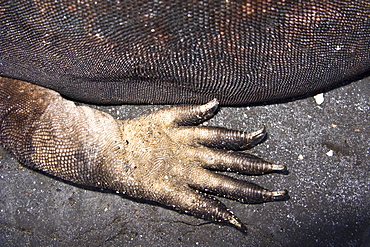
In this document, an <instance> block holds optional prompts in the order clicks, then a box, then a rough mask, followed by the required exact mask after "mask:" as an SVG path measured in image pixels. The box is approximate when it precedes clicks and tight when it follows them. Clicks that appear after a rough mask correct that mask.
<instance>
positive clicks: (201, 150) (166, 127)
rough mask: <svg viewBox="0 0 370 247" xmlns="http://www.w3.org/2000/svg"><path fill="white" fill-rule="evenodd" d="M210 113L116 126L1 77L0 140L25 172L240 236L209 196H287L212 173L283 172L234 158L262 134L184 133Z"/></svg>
mask: <svg viewBox="0 0 370 247" xmlns="http://www.w3.org/2000/svg"><path fill="white" fill-rule="evenodd" d="M217 107H218V102H217V101H216V100H213V101H211V102H209V103H207V104H205V105H200V106H175V107H169V108H164V109H161V110H158V111H155V112H153V113H151V114H147V115H143V116H140V117H138V118H135V119H129V120H116V119H114V118H113V117H112V116H110V115H109V114H107V113H103V112H101V111H98V110H95V109H92V108H89V107H86V106H76V105H75V104H74V103H73V102H71V101H68V100H66V99H63V98H62V97H61V96H60V95H59V94H58V93H56V92H54V91H51V90H49V89H46V88H42V87H39V86H36V85H33V84H29V83H27V82H23V81H19V80H14V79H8V78H0V140H1V143H2V145H3V146H4V147H5V148H6V149H8V150H9V151H10V152H12V153H13V154H14V155H15V156H16V157H17V158H18V160H19V161H20V162H21V163H23V164H24V165H26V166H28V167H30V168H33V169H36V170H41V171H44V172H46V173H48V174H50V175H53V176H57V177H59V178H62V179H65V180H68V181H72V182H74V183H77V184H83V185H87V186H94V187H100V188H104V189H111V190H114V191H118V192H121V193H123V194H126V195H128V196H130V197H135V198H140V199H145V200H148V201H153V202H157V203H160V204H162V205H165V206H169V207H173V208H174V209H176V210H179V211H182V212H186V213H189V214H192V215H195V216H198V217H201V218H204V219H209V220H213V221H217V222H224V223H228V224H231V225H233V226H235V227H237V228H238V229H240V230H242V231H246V228H245V226H244V225H243V223H241V222H240V220H239V219H238V218H237V217H236V216H234V214H233V213H232V212H231V211H230V210H229V209H228V208H227V207H226V206H225V205H224V204H222V203H221V202H220V201H218V200H217V199H216V198H214V197H213V196H212V195H219V196H224V197H227V198H230V199H234V200H238V201H241V202H243V203H261V202H267V201H274V200H281V199H286V198H287V192H286V191H269V190H266V189H264V188H262V187H260V186H258V185H256V184H253V183H249V182H246V181H242V180H237V179H234V178H231V177H228V176H225V175H221V174H217V173H215V172H214V171H211V170H221V171H232V172H241V173H251V174H263V173H265V172H273V171H282V170H285V167H284V166H280V165H274V164H271V163H268V162H266V161H264V160H262V159H259V158H257V157H255V156H252V155H249V154H246V153H243V152H237V151H235V150H241V149H245V148H248V147H251V146H253V145H255V144H257V143H258V142H260V141H261V139H263V137H264V136H265V130H264V129H262V130H260V131H256V132H254V133H252V134H248V133H246V132H241V131H234V130H228V129H224V128H214V127H197V126H193V127H189V125H198V124H200V123H202V122H203V121H205V120H207V119H209V118H211V117H213V115H214V113H215V111H216V109H217ZM209 169H211V170H209Z"/></svg>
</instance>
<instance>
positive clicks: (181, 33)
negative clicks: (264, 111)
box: [0, 1, 370, 231]
mask: <svg viewBox="0 0 370 247" xmlns="http://www.w3.org/2000/svg"><path fill="white" fill-rule="evenodd" d="M369 7H370V4H369V3H367V2H366V1H355V2H353V1H334V2H333V1H331V2H326V1H321V2H318V1H297V2H295V1H289V2H275V1H270V2H269V1H266V2H265V1H263V2H252V1H251V2H237V1H218V2H210V3H208V2H191V1H183V2H180V1H164V2H160V1H158V2H156V1H154V2H140V3H136V2H135V1H132V2H131V1H126V2H119V1H107V2H84V1H76V2H74V1H65V2H59V3H52V2H51V1H25V2H22V3H13V2H11V1H9V2H5V3H2V4H1V6H0V13H1V14H0V18H1V22H2V28H1V30H0V47H1V50H0V75H1V76H2V78H1V87H0V98H1V101H0V104H1V105H0V120H1V125H0V136H1V137H0V140H1V143H2V145H3V146H4V147H5V148H6V149H8V150H9V151H10V152H12V153H13V154H14V155H15V156H16V157H17V158H18V159H19V161H20V162H21V163H23V164H25V165H26V166H28V167H31V168H33V169H36V170H41V171H44V172H46V173H48V174H50V175H53V176H57V177H60V178H62V179H65V180H68V181H72V182H75V183H78V184H83V185H88V186H94V187H101V188H107V189H112V190H115V191H119V192H121V193H124V194H126V195H128V196H131V197H135V198H141V199H145V200H149V201H154V202H158V203H160V204H163V205H166V206H170V207H173V208H174V209H176V210H179V211H183V212H186V213H189V214H192V215H195V216H198V217H201V218H205V219H211V220H214V221H219V222H224V223H228V224H231V225H233V226H235V227H237V228H238V229H240V230H242V231H246V227H245V226H244V224H243V223H242V222H240V220H239V219H238V218H237V217H236V216H235V215H234V214H233V213H232V212H230V210H228V209H227V208H226V206H224V205H223V204H222V203H220V202H219V201H218V200H217V199H215V198H214V197H212V196H209V195H208V194H216V195H221V196H225V197H227V198H230V199H235V200H239V201H241V202H244V203H250V202H252V203H255V202H264V201H272V200H276V199H277V200H279V199H285V198H286V197H287V192H286V191H268V190H265V189H264V188H262V187H259V186H257V185H255V184H251V183H249V182H246V181H241V180H237V179H232V178H229V177H227V176H224V175H220V174H216V173H214V172H212V171H210V170H209V169H212V170H222V171H233V172H241V173H252V174H261V173H265V172H272V171H281V170H284V169H285V167H284V166H281V165H274V164H271V163H269V162H266V161H263V160H261V159H259V158H257V157H254V156H251V155H249V154H246V153H243V152H238V151H239V150H242V149H246V148H249V147H251V146H253V145H255V144H257V143H258V142H260V141H261V140H262V139H263V138H264V136H265V130H264V129H262V130H260V131H257V132H254V133H251V134H247V133H245V132H240V131H233V130H226V129H221V128H212V127H188V126H189V125H197V124H200V123H201V122H202V121H205V120H207V119H209V118H211V117H212V116H213V115H214V113H215V111H216V109H217V106H218V101H219V102H220V103H221V104H222V105H245V104H250V103H260V102H271V101H275V100H279V99H286V98H292V97H297V96H302V95H306V94H310V93H314V92H319V91H320V90H324V89H326V88H328V87H332V86H335V85H338V83H341V82H343V81H345V80H348V79H350V78H352V77H354V76H357V75H360V74H362V73H364V72H367V71H368V70H369V68H370V63H369V61H370V53H369V44H370V42H369V41H370V28H369V26H370V25H369V24H370V21H369V9H370V8H369ZM26 81H27V82H26ZM28 82H32V83H34V84H38V85H41V86H45V87H48V88H51V89H53V90H56V91H57V92H59V93H61V94H62V95H63V96H65V97H67V98H69V99H73V100H78V101H84V102H90V103H97V104H121V103H140V104H142V103H160V104H182V103H188V104H190V103H201V102H207V101H208V103H207V104H204V105H198V106H175V107H172V108H168V109H163V110H160V111H158V112H154V113H152V114H149V115H145V116H142V117H139V118H137V119H134V120H124V121H118V120H114V119H113V118H112V117H111V116H109V115H108V114H105V113H102V112H99V111H96V110H93V109H91V108H87V107H83V106H76V105H75V104H74V103H72V102H71V101H68V100H66V99H63V98H61V97H60V95H59V94H58V93H56V92H54V91H52V90H49V89H46V88H43V87H40V86H36V85H33V84H29V83H28ZM215 98H216V99H217V100H218V101H217V100H213V99H215ZM228 150H232V151H228Z"/></svg>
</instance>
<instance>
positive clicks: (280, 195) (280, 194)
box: [272, 190, 290, 201]
mask: <svg viewBox="0 0 370 247" xmlns="http://www.w3.org/2000/svg"><path fill="white" fill-rule="evenodd" d="M289 198H290V196H289V193H288V190H280V191H272V199H273V200H274V201H286V200H289Z"/></svg>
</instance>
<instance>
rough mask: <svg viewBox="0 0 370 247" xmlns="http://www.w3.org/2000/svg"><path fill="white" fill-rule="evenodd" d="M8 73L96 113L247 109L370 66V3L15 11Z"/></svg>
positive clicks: (7, 47) (1, 49)
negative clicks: (182, 106)
mask: <svg viewBox="0 0 370 247" xmlns="http://www.w3.org/2000/svg"><path fill="white" fill-rule="evenodd" d="M0 13H1V15H0V20H1V23H3V24H2V25H3V27H2V29H1V30H0V74H1V75H3V76H7V77H12V78H17V79H22V80H25V81H30V82H33V83H36V84H39V85H42V86H45V87H49V88H52V89H54V90H56V91H58V92H60V93H61V94H63V95H65V96H68V97H70V98H72V99H76V100H81V101H88V102H92V103H170V104H173V103H204V102H207V101H210V100H212V99H214V98H217V99H218V100H219V101H220V103H221V104H228V105H230V104H232V105H236V104H247V103H251V102H262V101H272V100H277V99H281V98H287V97H295V96H300V95H304V94H307V93H312V92H315V91H318V90H322V89H324V88H327V87H329V86H333V85H335V84H337V83H338V82H341V81H343V80H346V79H350V78H351V77H353V76H355V75H358V74H360V73H363V72H365V71H367V70H368V69H369V66H370V52H369V50H370V31H369V25H370V21H369V16H370V3H369V2H368V1H362V0H357V1H349V0H348V1H343V0H340V1H339V0H335V1H327V0H324V1H141V2H140V3H137V2H136V1H58V3H55V2H53V1H47V0H44V1H22V2H14V1H5V2H3V3H2V4H1V9H0Z"/></svg>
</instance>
